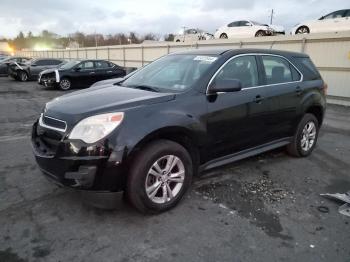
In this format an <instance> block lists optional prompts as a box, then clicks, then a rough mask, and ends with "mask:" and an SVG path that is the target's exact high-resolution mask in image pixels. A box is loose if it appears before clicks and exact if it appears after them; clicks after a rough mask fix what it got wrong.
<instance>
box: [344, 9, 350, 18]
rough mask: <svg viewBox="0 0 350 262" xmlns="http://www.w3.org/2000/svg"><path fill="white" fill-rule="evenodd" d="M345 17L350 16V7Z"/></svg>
mask: <svg viewBox="0 0 350 262" xmlns="http://www.w3.org/2000/svg"><path fill="white" fill-rule="evenodd" d="M345 17H350V9H349V10H347V11H346V13H345Z"/></svg>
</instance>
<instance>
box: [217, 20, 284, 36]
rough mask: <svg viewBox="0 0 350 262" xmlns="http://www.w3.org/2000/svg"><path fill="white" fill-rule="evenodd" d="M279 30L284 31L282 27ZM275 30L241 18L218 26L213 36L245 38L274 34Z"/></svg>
mask: <svg viewBox="0 0 350 262" xmlns="http://www.w3.org/2000/svg"><path fill="white" fill-rule="evenodd" d="M279 30H282V31H283V33H284V29H283V28H282V29H281V27H279ZM274 33H275V31H274V29H273V28H272V27H270V26H268V25H266V24H262V23H258V22H254V21H250V20H242V21H235V22H232V23H229V24H228V25H225V26H222V27H220V28H219V29H218V30H217V31H216V32H215V34H214V37H215V38H223V39H225V38H236V37H239V38H242V37H243V38H245V37H255V36H256V37H258V36H267V35H274Z"/></svg>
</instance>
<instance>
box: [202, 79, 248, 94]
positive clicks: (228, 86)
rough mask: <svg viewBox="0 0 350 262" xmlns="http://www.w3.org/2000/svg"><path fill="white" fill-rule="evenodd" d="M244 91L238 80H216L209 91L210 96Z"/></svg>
mask: <svg viewBox="0 0 350 262" xmlns="http://www.w3.org/2000/svg"><path fill="white" fill-rule="evenodd" d="M241 90H242V83H241V81H240V80H238V79H216V80H214V81H213V82H212V83H211V84H210V86H209V89H208V93H209V94H216V93H218V92H238V91H241Z"/></svg>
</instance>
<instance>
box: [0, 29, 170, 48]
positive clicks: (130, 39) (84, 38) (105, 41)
mask: <svg viewBox="0 0 350 262" xmlns="http://www.w3.org/2000/svg"><path fill="white" fill-rule="evenodd" d="M4 40H6V41H7V42H8V43H9V44H10V46H11V47H13V48H14V49H16V50H22V49H33V48H36V47H38V46H40V47H45V48H77V47H94V46H108V45H127V44H140V43H142V42H143V41H145V40H152V41H159V40H164V41H174V35H173V34H167V35H164V36H163V37H160V36H159V35H156V34H153V33H148V34H145V35H138V34H136V33H135V32H130V33H128V34H126V33H117V34H108V35H103V34H98V33H96V34H85V33H82V32H75V33H72V34H69V35H67V36H60V35H58V34H55V33H53V32H50V31H48V30H43V31H42V32H41V33H40V34H38V35H33V34H32V32H29V33H28V34H26V35H25V34H24V33H23V32H19V34H18V35H17V36H16V37H15V38H13V39H4Z"/></svg>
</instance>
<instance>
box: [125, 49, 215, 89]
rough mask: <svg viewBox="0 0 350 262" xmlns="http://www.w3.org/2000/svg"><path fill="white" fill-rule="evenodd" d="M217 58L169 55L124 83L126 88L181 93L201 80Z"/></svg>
mask: <svg viewBox="0 0 350 262" xmlns="http://www.w3.org/2000/svg"><path fill="white" fill-rule="evenodd" d="M216 59H217V56H204V55H169V56H165V57H163V58H161V59H158V60H156V61H154V62H153V63H151V64H149V65H148V66H146V67H144V68H142V69H141V70H140V71H137V72H136V73H135V74H133V75H132V76H130V77H129V78H128V79H126V80H125V81H124V82H122V86H126V87H134V88H137V87H140V88H141V87H152V88H154V89H156V90H157V91H159V92H183V91H185V90H186V89H189V88H190V87H191V86H192V85H193V84H194V83H195V81H197V80H198V79H199V78H201V77H202V76H203V75H204V74H205V72H206V71H207V70H208V69H209V67H210V66H211V64H212V63H213V62H214V61H215V60H216Z"/></svg>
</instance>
